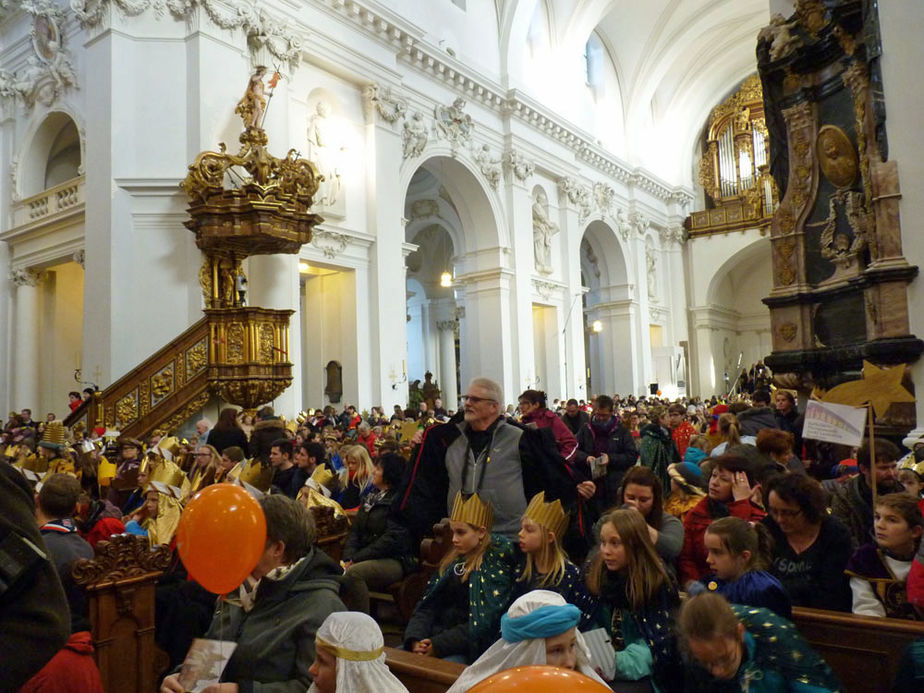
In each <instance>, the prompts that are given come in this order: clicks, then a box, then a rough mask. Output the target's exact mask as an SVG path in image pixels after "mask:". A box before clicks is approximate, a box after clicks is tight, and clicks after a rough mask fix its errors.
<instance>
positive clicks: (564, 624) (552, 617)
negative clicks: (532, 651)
mask: <svg viewBox="0 0 924 693" xmlns="http://www.w3.org/2000/svg"><path fill="white" fill-rule="evenodd" d="M580 620H581V610H580V609H578V608H577V607H576V606H574V605H573V604H565V605H564V606H554V605H548V606H540V607H539V608H538V609H536V610H535V611H532V612H530V613H528V614H526V615H525V616H520V617H517V618H511V617H510V616H509V615H507V614H504V615H503V616H502V617H501V637H502V638H503V639H504V640H506V641H507V642H520V641H521V640H534V639H536V638H551V637H553V636H555V635H561V634H562V633H564V632H565V631H566V630H568V629H569V628H574V627H575V626H576V625H577V624H578V621H580Z"/></svg>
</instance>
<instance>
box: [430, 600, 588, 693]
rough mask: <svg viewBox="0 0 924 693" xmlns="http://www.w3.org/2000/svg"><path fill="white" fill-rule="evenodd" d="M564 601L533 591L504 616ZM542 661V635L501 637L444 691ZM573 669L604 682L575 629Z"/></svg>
mask: <svg viewBox="0 0 924 693" xmlns="http://www.w3.org/2000/svg"><path fill="white" fill-rule="evenodd" d="M565 604H567V602H566V601H565V598H564V597H562V596H561V595H560V594H557V593H556V592H550V591H549V590H533V591H532V592H527V593H526V594H524V595H523V596H522V597H520V598H519V599H517V600H516V601H515V602H513V604H511V605H510V608H509V609H508V610H507V615H508V616H509V617H510V618H520V617H521V616H526V615H527V614H530V613H532V612H533V611H535V610H536V609H539V608H540V607H543V606H565ZM545 663H546V661H545V638H533V639H531V640H521V641H520V642H507V641H506V640H504V639H503V638H501V639H500V640H498V641H497V642H496V643H494V644H493V645H491V647H489V648H488V649H487V650H486V651H485V653H484V654H483V655H481V656H480V657H479V658H478V659H477V660H475V662H474V664H472V665H471V666H470V667H468V668H466V669H465V671H463V672H462V674H461V675H460V676H459V678H457V679H456V682H455V683H454V684H452V687H451V688H450V689H449V690H448V691H447V693H464V691H467V690H468V689H469V688H471V687H472V686H474V685H475V684H477V683H479V682H481V681H483V680H484V679H486V678H488V677H489V676H492V675H494V674H496V673H497V672H499V671H505V670H506V669H512V668H513V667H520V666H529V665H531V664H539V665H543V664H545ZM575 668H576V669H577V670H578V671H579V672H580V673H582V674H584V676H587V677H588V678H591V679H593V680H594V681H598V682H600V683H602V684H604V685H606V683H605V682H604V681H603V679H601V678H600V676H599V675H598V674H597V672H596V671H594V668H593V665H592V664H591V663H590V650H588V648H587V644H586V643H585V642H584V637H583V636H582V635H581V634H580V632H577V664H576V667H575Z"/></svg>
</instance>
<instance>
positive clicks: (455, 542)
mask: <svg viewBox="0 0 924 693" xmlns="http://www.w3.org/2000/svg"><path fill="white" fill-rule="evenodd" d="M493 515H494V513H493V510H492V508H491V505H490V504H489V503H483V502H482V501H481V499H480V498H479V497H478V494H474V495H472V496H471V497H469V498H468V500H463V497H462V494H461V492H460V493H457V494H456V497H455V500H454V502H453V505H452V513H451V515H450V518H449V519H450V526H451V527H452V549H451V550H450V551H449V552H448V553H447V554H446V557H445V558H443V560H442V562H441V563H440V567H439V570H438V571H437V572H436V573H435V574H434V576H433V577H432V578H431V579H430V583H429V584H428V585H427V589H426V591H425V592H424V595H423V597H422V598H421V600H420V602H419V603H418V604H417V607H416V608H415V609H414V614H413V615H412V616H411V620H410V621H409V622H408V625H407V628H406V629H405V631H404V648H405V649H407V650H410V651H412V652H415V653H417V654H420V655H425V656H433V657H440V658H442V659H451V660H453V661H458V662H464V663H471V662H473V661H474V660H475V659H477V658H478V657H479V656H480V655H481V653H482V652H484V651H485V650H486V649H487V648H488V647H489V646H490V645H491V644H492V643H493V642H494V641H495V640H497V638H498V637H499V636H500V619H501V616H502V615H503V614H504V611H505V610H506V609H507V606H508V605H509V604H510V593H511V590H512V588H513V582H514V579H515V577H516V575H515V562H514V558H513V548H512V547H511V544H510V540H509V539H506V538H505V537H503V536H501V535H498V534H491V533H490V532H491V526H492V524H493V519H494V518H493Z"/></svg>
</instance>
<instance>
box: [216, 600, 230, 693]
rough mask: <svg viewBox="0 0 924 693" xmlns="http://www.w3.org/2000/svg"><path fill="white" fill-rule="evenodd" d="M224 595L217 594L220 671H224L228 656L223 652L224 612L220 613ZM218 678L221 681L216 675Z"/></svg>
mask: <svg viewBox="0 0 924 693" xmlns="http://www.w3.org/2000/svg"><path fill="white" fill-rule="evenodd" d="M225 597H226V595H224V594H221V595H219V596H218V652H219V654H220V655H221V671H222V673H224V670H225V667H227V666H228V661H227V660H228V656H227V655H226V654H225V618H224V613H222V607H223V606H224V603H225ZM218 680H219V681H221V677H220V676H219V677H218Z"/></svg>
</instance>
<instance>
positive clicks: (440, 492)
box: [393, 378, 593, 545]
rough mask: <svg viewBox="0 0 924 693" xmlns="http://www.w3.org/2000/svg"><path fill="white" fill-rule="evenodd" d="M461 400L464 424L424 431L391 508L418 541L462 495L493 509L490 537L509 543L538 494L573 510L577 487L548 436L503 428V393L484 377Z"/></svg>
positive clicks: (509, 425)
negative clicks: (501, 537) (502, 537)
mask: <svg viewBox="0 0 924 693" xmlns="http://www.w3.org/2000/svg"><path fill="white" fill-rule="evenodd" d="M462 399H463V402H464V406H463V409H462V412H461V414H462V416H461V417H460V416H459V414H457V415H456V416H455V417H453V419H452V420H450V421H449V422H448V423H445V424H439V425H436V426H432V427H430V428H429V429H427V431H426V432H425V434H424V438H423V441H422V442H421V444H420V447H419V449H418V451H417V454H416V456H415V457H414V459H413V460H412V463H411V464H410V465H409V466H408V473H407V474H406V475H405V483H404V490H403V492H402V493H401V496H400V500H399V502H398V503H396V504H395V506H393V507H394V508H395V510H396V513H397V517H398V519H399V521H400V522H401V523H403V524H404V525H405V526H406V527H408V529H409V530H410V532H411V535H412V537H413V540H414V541H415V542H419V541H420V538H421V537H423V536H424V535H425V534H426V533H428V532H429V531H430V529H431V528H432V527H433V525H434V524H435V523H437V522H439V521H440V520H441V519H442V518H444V517H447V516H448V515H449V506H450V504H451V503H452V499H453V498H454V497H455V495H456V493H457V492H459V491H461V492H462V493H463V494H466V495H471V494H473V493H477V494H478V495H479V497H480V498H481V499H482V500H483V501H485V502H489V503H491V505H492V506H493V508H494V527H493V531H494V532H496V533H498V534H503V535H506V536H507V537H510V538H512V537H514V536H516V535H517V533H518V532H519V530H520V519H521V517H522V515H523V512H524V511H525V510H526V505H527V504H528V503H529V501H530V499H531V498H532V497H533V496H534V495H535V494H537V493H538V492H539V491H545V497H546V500H548V501H551V500H555V499H560V500H561V501H562V504H563V505H564V506H565V507H566V508H568V509H570V508H572V507H573V506H574V504H575V501H576V494H577V480H576V478H575V477H574V475H573V471H572V469H571V468H570V467H569V466H568V465H567V463H566V462H565V461H564V459H563V458H562V457H561V455H560V454H559V453H558V448H557V447H556V445H555V440H554V438H553V437H552V435H551V432H550V430H549V429H536V430H533V429H527V428H525V427H523V426H520V425H519V424H516V423H514V422H512V421H508V420H507V419H506V417H504V416H503V415H502V412H503V403H504V399H503V390H502V389H501V386H500V385H499V384H498V383H496V382H494V381H492V380H489V379H487V378H475V379H474V380H472V382H471V384H470V385H469V387H468V391H467V394H466V395H465V396H464V397H463V398H462ZM590 493H593V491H592V490H591V491H590ZM415 545H416V544H415Z"/></svg>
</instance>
